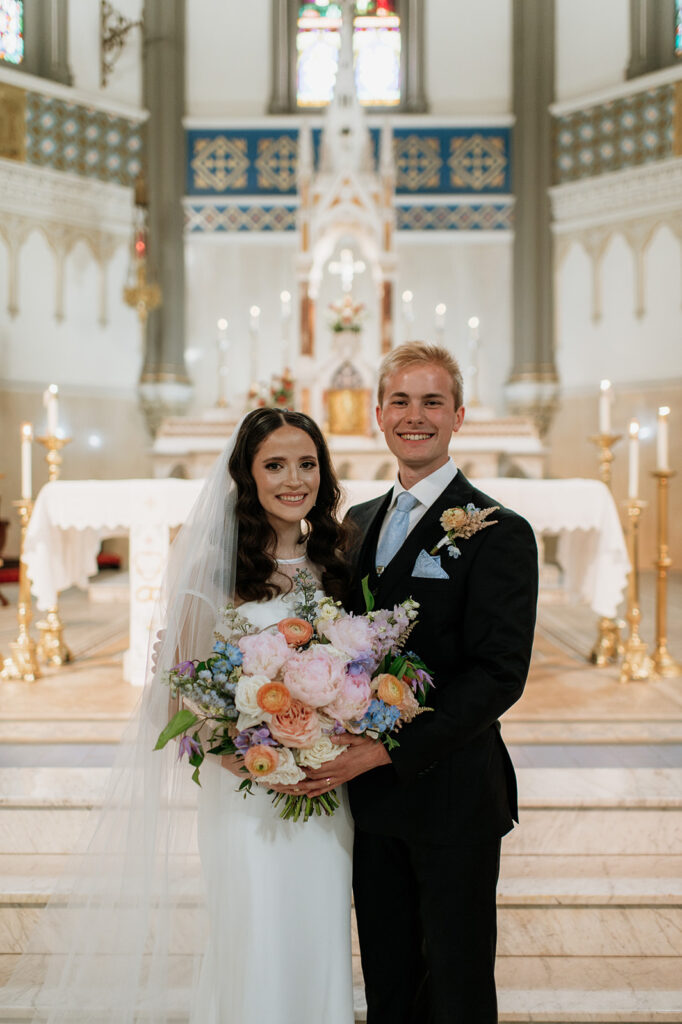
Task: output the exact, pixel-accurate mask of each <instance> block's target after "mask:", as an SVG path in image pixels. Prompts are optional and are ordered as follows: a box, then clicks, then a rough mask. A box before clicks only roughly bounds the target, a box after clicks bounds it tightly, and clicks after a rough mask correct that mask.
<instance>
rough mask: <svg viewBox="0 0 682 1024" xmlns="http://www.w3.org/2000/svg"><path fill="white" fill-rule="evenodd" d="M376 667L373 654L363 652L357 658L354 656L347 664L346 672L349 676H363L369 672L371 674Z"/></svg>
mask: <svg viewBox="0 0 682 1024" xmlns="http://www.w3.org/2000/svg"><path fill="white" fill-rule="evenodd" d="M375 667H376V663H375V661H374V658H373V657H372V655H371V654H361V655H359V657H357V658H353V660H352V661H349V662H348V664H347V665H346V672H347V673H348V675H349V676H362V675H365V674H367V673H369V674H370V675H371V673H372V672H373V671H374V669H375Z"/></svg>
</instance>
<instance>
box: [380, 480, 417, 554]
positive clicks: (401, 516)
mask: <svg viewBox="0 0 682 1024" xmlns="http://www.w3.org/2000/svg"><path fill="white" fill-rule="evenodd" d="M418 504H419V499H418V498H415V496H414V495H413V494H410V492H409V491H401V492H400V494H399V495H398V497H397V499H396V503H395V509H394V510H393V515H392V516H391V520H390V522H389V524H388V526H387V527H386V530H385V532H384V535H383V537H382V538H381V540H380V541H379V544H378V545H377V558H376V566H377V569H378V570H379V572H383V570H384V569H385V568H386V566H387V565H388V563H389V562H390V561H391V559H392V558H393V557H394V556H395V555H397V553H398V551H400V548H401V546H402V543H403V541H404V540H405V538H406V537H407V528H408V526H409V523H410V512H411V511H412V509H413V508H414V507H415V505H418Z"/></svg>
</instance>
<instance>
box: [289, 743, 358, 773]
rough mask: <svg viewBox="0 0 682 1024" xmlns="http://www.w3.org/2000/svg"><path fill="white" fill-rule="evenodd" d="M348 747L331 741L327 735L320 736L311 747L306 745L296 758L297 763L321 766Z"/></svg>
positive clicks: (315, 766) (312, 766) (310, 766)
mask: <svg viewBox="0 0 682 1024" xmlns="http://www.w3.org/2000/svg"><path fill="white" fill-rule="evenodd" d="M347 749H348V747H342V746H340V745H338V746H337V744H336V743H332V741H331V740H330V739H329V737H328V736H320V738H319V740H317V742H316V743H313V745H312V747H308V748H307V749H306V750H304V751H303V753H302V754H301V756H300V757H299V759H298V763H299V764H304V765H305V766H306V767H307V768H321V767H322V765H323V764H326V763H327V761H333V760H334V758H335V757H338V756H339V754H342V753H343V752H344V750H347Z"/></svg>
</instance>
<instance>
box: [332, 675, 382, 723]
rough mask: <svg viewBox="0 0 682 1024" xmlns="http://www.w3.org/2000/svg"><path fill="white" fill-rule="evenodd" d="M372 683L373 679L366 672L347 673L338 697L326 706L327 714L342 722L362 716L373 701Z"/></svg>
mask: <svg viewBox="0 0 682 1024" xmlns="http://www.w3.org/2000/svg"><path fill="white" fill-rule="evenodd" d="M370 684H371V680H370V677H369V675H368V674H367V673H366V672H358V673H357V674H355V675H349V674H348V673H346V677H345V679H344V681H343V685H342V687H341V689H340V690H339V693H338V694H337V696H336V698H335V699H334V700H333V701H332V702H331V704H327V706H326V707H325V709H324V710H325V714H327V715H330V716H331V717H332V718H336V719H338V721H340V722H345V721H348V720H357V719H359V718H362V716H363V715H364V713H365V711H366V710H367V708H368V707H369V705H370V703H371V701H372V687H371V685H370Z"/></svg>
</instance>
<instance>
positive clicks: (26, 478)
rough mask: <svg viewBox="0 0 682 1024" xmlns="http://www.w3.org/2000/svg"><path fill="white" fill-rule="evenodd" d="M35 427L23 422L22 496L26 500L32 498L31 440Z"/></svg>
mask: <svg viewBox="0 0 682 1024" xmlns="http://www.w3.org/2000/svg"><path fill="white" fill-rule="evenodd" d="M32 440H33V427H32V426H31V424H30V423H22V424H21V497H22V498H23V499H24V500H25V501H30V498H31V490H32V488H31V480H32V474H31V442H32Z"/></svg>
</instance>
